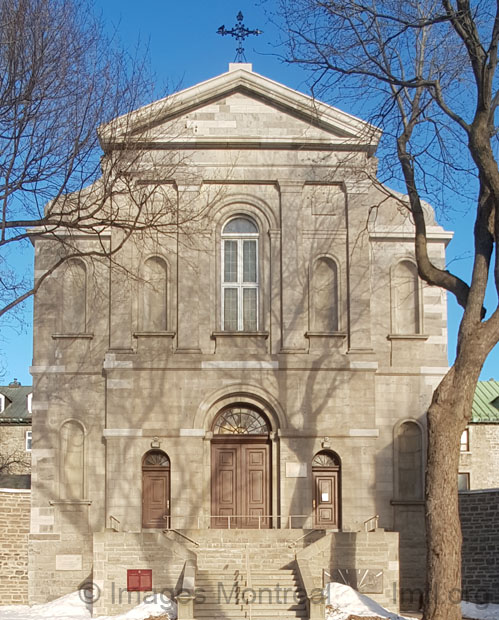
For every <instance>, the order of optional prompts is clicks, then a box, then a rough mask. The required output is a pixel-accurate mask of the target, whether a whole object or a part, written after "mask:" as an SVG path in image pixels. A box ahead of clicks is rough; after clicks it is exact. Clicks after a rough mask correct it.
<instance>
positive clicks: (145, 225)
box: [0, 0, 182, 318]
mask: <svg viewBox="0 0 499 620" xmlns="http://www.w3.org/2000/svg"><path fill="white" fill-rule="evenodd" d="M143 58H144V57H143V55H141V54H139V53H137V54H136V55H135V56H134V57H132V56H131V55H130V54H128V53H127V52H125V51H123V50H122V49H120V48H119V46H118V45H117V44H115V42H114V41H113V40H112V39H109V37H107V36H106V35H105V33H104V29H103V24H102V23H101V21H100V20H99V18H98V17H97V16H96V15H95V12H94V7H93V5H92V0H0V207H1V213H2V215H1V223H0V227H1V231H0V317H3V316H4V315H6V313H9V315H7V316H10V317H11V316H15V315H16V313H15V312H14V313H13V312H12V311H13V310H15V309H19V307H20V305H19V304H20V303H21V302H22V301H24V300H25V299H27V298H28V297H29V296H30V295H32V294H33V293H34V292H36V290H37V289H38V288H39V287H40V286H41V285H42V284H43V282H44V281H45V279H46V278H47V277H48V276H49V275H50V274H51V273H53V272H54V270H55V269H57V268H58V267H59V266H60V265H61V264H62V263H63V262H65V261H67V260H68V259H71V258H74V257H75V256H81V255H82V254H85V256H87V258H88V259H89V260H94V259H95V260H109V259H110V258H112V257H113V256H115V255H117V254H118V253H119V251H120V249H121V247H122V246H123V244H124V243H125V242H126V240H127V239H128V238H129V237H130V236H131V235H132V233H133V232H142V233H145V232H146V231H157V230H170V229H172V228H173V227H174V225H178V224H179V223H180V224H181V223H182V222H181V221H180V222H179V221H178V218H177V213H176V205H175V204H174V203H172V202H171V201H170V202H168V201H167V200H166V199H164V200H163V201H162V209H161V216H160V214H159V213H158V209H154V208H153V207H151V205H152V204H154V203H155V195H156V194H157V193H158V192H161V188H160V187H159V186H158V185H157V184H154V183H150V184H143V185H142V186H140V187H138V186H137V183H136V179H135V177H134V173H133V170H134V168H135V167H136V162H137V160H138V159H139V154H138V147H137V146H136V145H137V142H138V141H139V140H138V138H140V136H137V133H135V135H134V136H133V138H134V141H135V142H134V147H133V149H128V150H127V149H126V148H124V144H123V140H121V143H120V148H119V150H116V149H114V150H113V135H112V132H113V130H112V129H110V125H109V121H111V119H114V118H116V117H119V116H120V115H123V114H125V116H124V117H122V118H124V119H126V118H127V117H126V113H128V112H130V111H131V110H133V109H135V108H137V107H138V106H140V105H141V104H143V103H145V100H147V99H148V98H149V97H150V96H151V94H152V83H151V80H150V79H149V78H148V77H147V76H148V72H147V67H146V66H145V62H144V60H143ZM165 105H167V104H166V103H165ZM123 122H125V121H123ZM123 122H121V123H118V124H116V128H117V130H118V128H119V130H120V131H122V130H123ZM103 124H106V129H105V131H104V133H105V135H104V134H102V135H101V136H99V134H98V131H97V128H98V127H99V126H101V125H103ZM101 142H102V144H101ZM102 149H104V150H105V151H106V153H105V154H107V157H105V158H104V159H102V160H101V155H102ZM139 150H140V149H139ZM178 163H179V162H178V161H176V162H175V163H172V165H178ZM162 166H163V169H164V168H165V162H162ZM101 167H102V169H101ZM151 176H152V178H154V175H151ZM124 194H126V195H127V198H128V201H127V207H126V208H124V207H123V200H120V197H122V196H123V195H124ZM156 202H157V200H156ZM165 213H166V217H165ZM117 229H119V230H120V234H119V235H118V236H115V238H114V242H113V247H111V246H110V244H109V243H108V242H107V241H105V240H104V236H103V233H104V232H105V233H106V234H108V233H109V231H113V230H117ZM34 235H37V236H40V235H41V236H44V237H48V238H53V239H54V240H57V242H58V243H59V244H60V252H59V254H58V260H57V261H54V264H53V265H52V266H51V268H50V269H48V270H47V272H46V273H44V274H42V275H41V276H40V277H37V278H36V279H35V283H34V284H33V281H32V278H31V277H29V276H28V277H23V274H22V273H19V269H18V267H17V261H18V258H19V248H20V246H22V244H26V243H29V241H30V239H31V238H33V236H34ZM82 235H88V236H92V238H93V239H97V240H99V239H100V240H101V241H102V242H101V243H94V244H93V246H92V250H91V251H90V250H88V251H85V250H84V244H82V243H80V242H79V241H78V239H80V240H81V237H82ZM107 238H109V237H107ZM118 238H119V239H120V241H119V242H116V239H118ZM6 318H7V317H6Z"/></svg>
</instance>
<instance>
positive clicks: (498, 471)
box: [459, 379, 499, 491]
mask: <svg viewBox="0 0 499 620" xmlns="http://www.w3.org/2000/svg"><path fill="white" fill-rule="evenodd" d="M498 487H499V381H494V380H493V379H490V380H489V381H479V382H478V385H477V386H476V391H475V397H474V399H473V411H472V418H471V422H470V424H469V426H468V428H467V429H466V430H465V431H464V433H463V435H462V437H461V456H460V459H459V488H460V490H461V491H466V490H469V489H494V488H498Z"/></svg>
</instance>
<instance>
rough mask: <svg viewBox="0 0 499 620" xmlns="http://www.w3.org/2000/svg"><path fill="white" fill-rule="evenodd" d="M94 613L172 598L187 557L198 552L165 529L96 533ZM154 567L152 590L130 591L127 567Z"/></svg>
mask: <svg viewBox="0 0 499 620" xmlns="http://www.w3.org/2000/svg"><path fill="white" fill-rule="evenodd" d="M93 546H94V569H93V583H94V584H95V585H94V592H93V596H94V605H93V615H94V616H100V615H115V614H119V613H123V612H125V611H127V610H129V609H131V608H132V607H135V605H138V604H139V603H142V602H144V601H146V602H153V601H155V602H158V603H160V604H161V602H162V601H163V600H164V599H163V598H162V597H165V596H166V597H167V598H170V599H171V598H173V595H174V593H175V592H176V591H177V590H179V589H180V583H181V582H180V579H181V575H182V571H183V570H184V565H185V562H186V560H192V561H193V562H194V563H195V561H196V555H195V553H193V552H192V551H190V550H189V549H187V548H186V547H184V546H183V545H182V544H180V543H178V542H176V541H173V540H170V539H167V538H166V537H165V535H164V534H162V533H155V532H151V533H130V532H115V531H113V530H105V531H104V532H99V533H97V534H94V544H93ZM130 569H132V570H140V569H152V591H147V592H128V591H127V570H130Z"/></svg>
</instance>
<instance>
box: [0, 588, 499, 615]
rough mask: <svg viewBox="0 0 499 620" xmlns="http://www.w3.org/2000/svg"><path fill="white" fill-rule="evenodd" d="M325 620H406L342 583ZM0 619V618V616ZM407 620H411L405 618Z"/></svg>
mask: <svg viewBox="0 0 499 620" xmlns="http://www.w3.org/2000/svg"><path fill="white" fill-rule="evenodd" d="M326 595H327V607H326V620H348V618H349V616H351V615H352V616H361V617H362V616H364V617H365V616H370V617H373V616H376V617H378V618H387V619H388V620H406V617H405V616H399V615H398V614H396V613H394V612H392V611H388V610H387V609H385V608H384V607H382V606H381V605H380V604H379V603H376V601H373V599H372V598H369V597H368V596H365V595H364V594H359V592H357V591H356V590H354V589H353V588H350V587H349V586H346V585H344V584H342V583H328V584H327V586H326ZM461 609H462V612H463V618H470V619H472V620H499V605H494V604H492V603H490V604H483V605H477V604H475V603H465V602H464V601H463V602H462V603H461ZM0 619H1V616H0ZM407 620H412V619H410V618H407Z"/></svg>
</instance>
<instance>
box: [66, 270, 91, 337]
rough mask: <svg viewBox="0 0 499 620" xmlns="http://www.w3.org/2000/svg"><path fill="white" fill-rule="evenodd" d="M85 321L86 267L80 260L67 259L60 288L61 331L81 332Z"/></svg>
mask: <svg viewBox="0 0 499 620" xmlns="http://www.w3.org/2000/svg"><path fill="white" fill-rule="evenodd" d="M86 322H87V269H86V266H85V263H84V262H83V261H81V260H78V259H74V260H69V261H68V262H67V263H66V264H65V266H64V275H63V288H62V331H63V332H64V333H67V334H83V333H85V331H86Z"/></svg>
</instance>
